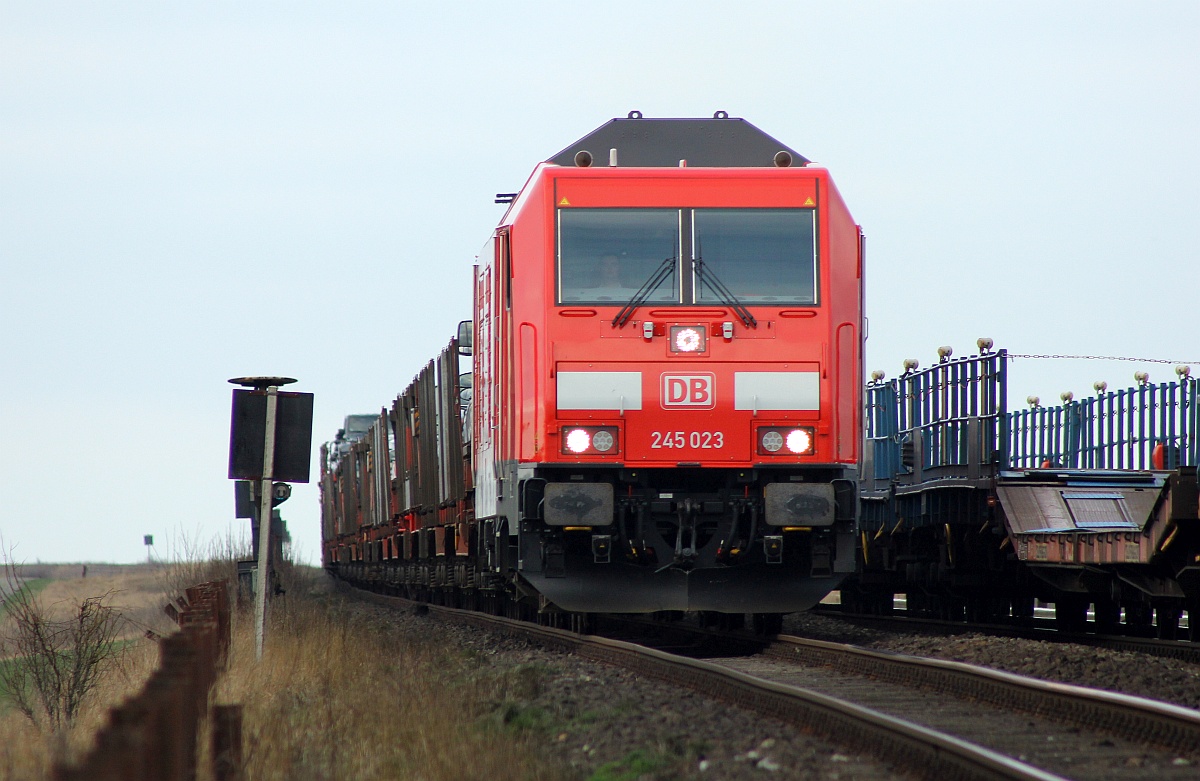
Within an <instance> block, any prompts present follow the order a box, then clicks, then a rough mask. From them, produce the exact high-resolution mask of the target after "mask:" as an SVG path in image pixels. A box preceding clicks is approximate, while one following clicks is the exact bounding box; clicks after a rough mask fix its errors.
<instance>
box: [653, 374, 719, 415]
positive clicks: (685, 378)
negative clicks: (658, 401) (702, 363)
mask: <svg viewBox="0 0 1200 781" xmlns="http://www.w3.org/2000/svg"><path fill="white" fill-rule="evenodd" d="M715 385H716V375H713V374H664V375H663V376H662V405H663V407H691V408H692V409H712V408H713V407H715V406H717V398H716V394H715V393H714V390H715Z"/></svg>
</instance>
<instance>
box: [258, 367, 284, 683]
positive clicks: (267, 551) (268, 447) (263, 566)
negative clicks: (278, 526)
mask: <svg viewBox="0 0 1200 781" xmlns="http://www.w3.org/2000/svg"><path fill="white" fill-rule="evenodd" d="M278 394H279V386H278V385H271V386H268V388H267V426H266V429H267V433H266V437H265V439H264V445H263V473H262V480H261V481H259V487H258V576H257V580H256V585H255V592H254V657H255V659H258V660H261V659H262V655H263V641H264V639H265V636H266V632H267V588H268V581H269V570H270V564H271V514H272V513H271V498H272V491H271V476H272V474H273V473H274V471H275V411H276V408H277V406H278V404H279V395H278Z"/></svg>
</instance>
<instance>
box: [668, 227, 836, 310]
mask: <svg viewBox="0 0 1200 781" xmlns="http://www.w3.org/2000/svg"><path fill="white" fill-rule="evenodd" d="M813 221H814V211H813V210H812V209H696V210H695V211H694V212H693V220H692V231H693V233H692V235H693V237H694V238H693V241H692V247H693V252H694V254H695V256H696V257H697V258H703V259H704V266H705V268H707V269H708V270H709V271H710V272H712V273H714V274H715V275H716V276H717V277H718V278H719V279H720V280H721V282H723V283H725V286H726V287H728V288H729V291H730V292H732V293H733V295H735V296H737V298H738V299H739V300H741V301H743V302H746V303H764V304H765V303H775V302H779V303H787V304H813V303H816V300H817V298H816V272H817V263H816V242H815V238H814V234H815V231H814V230H813V228H814V226H813ZM695 290H696V302H697V303H720V302H722V301H723V297H722V296H721V294H720V293H719V292H718V290H717V287H716V286H715V285H713V284H710V283H709V281H708V280H705V279H704V278H703V277H698V278H697V279H696V280H695Z"/></svg>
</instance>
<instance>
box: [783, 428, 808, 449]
mask: <svg viewBox="0 0 1200 781" xmlns="http://www.w3.org/2000/svg"><path fill="white" fill-rule="evenodd" d="M811 448H812V435H811V434H809V433H808V431H807V430H805V429H802V428H797V429H792V430H791V431H789V432H788V435H787V449H788V450H790V451H792V452H793V453H807V452H808V451H809V449H811Z"/></svg>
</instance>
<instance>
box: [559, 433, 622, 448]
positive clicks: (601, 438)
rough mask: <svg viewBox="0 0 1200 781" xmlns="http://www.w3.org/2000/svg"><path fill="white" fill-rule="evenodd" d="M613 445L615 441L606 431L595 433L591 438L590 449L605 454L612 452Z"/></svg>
mask: <svg viewBox="0 0 1200 781" xmlns="http://www.w3.org/2000/svg"><path fill="white" fill-rule="evenodd" d="M615 443H616V440H615V439H613V435H612V434H610V433H608V432H607V431H597V432H596V435H595V436H593V437H592V447H594V448H595V449H596V450H599V451H600V452H601V453H607V452H608V451H610V450H612V447H613V445H614V444H615ZM568 446H569V445H568Z"/></svg>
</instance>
